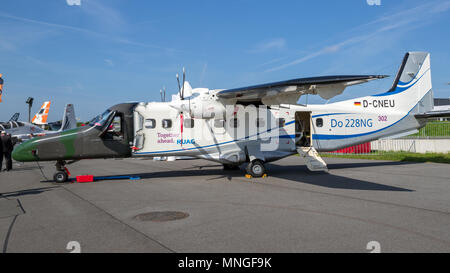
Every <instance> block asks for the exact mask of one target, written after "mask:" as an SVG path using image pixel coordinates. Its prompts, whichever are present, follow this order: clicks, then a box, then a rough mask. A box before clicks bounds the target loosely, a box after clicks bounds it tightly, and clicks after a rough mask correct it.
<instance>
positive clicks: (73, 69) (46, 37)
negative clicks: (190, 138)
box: [0, 0, 450, 121]
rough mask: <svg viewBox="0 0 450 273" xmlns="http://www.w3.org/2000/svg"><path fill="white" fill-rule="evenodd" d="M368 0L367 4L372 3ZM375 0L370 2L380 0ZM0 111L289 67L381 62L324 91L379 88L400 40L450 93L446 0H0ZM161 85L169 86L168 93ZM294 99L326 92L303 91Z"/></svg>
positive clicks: (88, 103) (275, 73) (299, 72)
mask: <svg viewBox="0 0 450 273" xmlns="http://www.w3.org/2000/svg"><path fill="white" fill-rule="evenodd" d="M368 2H369V3H372V4H373V3H375V4H373V5H370V4H369V3H368ZM377 2H379V5H377ZM0 3H1V9H0V73H2V74H3V79H4V81H5V83H4V92H3V102H2V103H0V120H1V121H7V120H9V118H10V117H11V116H12V115H13V114H14V113H15V112H20V113H21V119H22V120H26V119H27V115H28V114H27V113H28V110H27V105H26V104H25V100H26V99H27V98H28V97H30V96H31V97H34V99H35V102H34V106H33V109H32V113H35V112H37V111H38V108H39V107H40V106H41V104H42V103H43V102H44V101H46V100H51V101H52V107H51V110H50V115H49V121H55V120H59V119H61V117H62V113H63V109H64V106H65V104H67V103H73V104H74V105H75V112H76V116H77V118H78V119H79V120H81V121H86V120H88V119H90V118H92V117H93V116H95V115H97V114H99V113H101V112H103V111H104V110H105V109H106V108H108V107H110V106H112V105H114V104H117V103H122V102H129V101H145V102H149V101H159V100H160V93H159V91H160V89H161V88H163V87H166V88H167V93H168V96H169V94H175V93H176V92H177V81H176V77H175V75H176V74H177V73H181V71H182V68H183V67H185V68H186V74H187V80H188V81H189V82H190V83H191V85H192V86H193V87H194V88H196V87H208V88H210V89H229V88H237V87H242V86H248V85H254V84H261V83H267V82H273V81H281V80H288V79H293V78H301V77H311V76H325V75H343V74H387V75H390V76H391V77H390V78H387V79H383V80H378V81H373V82H370V83H366V84H363V85H358V86H353V87H350V88H348V89H346V91H345V92H344V93H343V94H342V95H339V96H337V97H335V98H333V99H332V100H330V101H329V102H333V101H340V100H345V99H350V98H356V97H361V96H367V95H372V94H377V93H381V92H383V91H385V90H387V89H389V87H390V86H391V84H392V81H393V80H394V77H395V74H396V72H397V70H398V68H399V66H400V64H401V61H402V58H403V56H404V54H405V53H406V52H407V51H428V52H430V53H431V68H432V81H433V90H434V95H435V97H444V98H448V97H450V85H448V83H449V82H450V69H449V60H450V51H449V48H450V46H449V45H450V0H429V1H423V0H420V1H416V0H346V1H333V0H329V1H326V0H316V1H311V0H310V1H301V0H293V1H283V0H279V1H264V0H227V1H218V0H209V1H206V0H205V1H202V0H191V1H185V0H184V1H183V0H180V1H174V0H168V1H144V0H40V1H29V0H0ZM169 97H170V96H169ZM300 102H301V103H305V102H308V103H328V102H327V101H325V100H323V99H321V98H320V97H318V96H312V95H311V96H308V97H306V96H303V97H302V98H301V99H300Z"/></svg>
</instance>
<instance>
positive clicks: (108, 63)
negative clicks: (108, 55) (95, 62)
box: [104, 59, 114, 67]
mask: <svg viewBox="0 0 450 273" xmlns="http://www.w3.org/2000/svg"><path fill="white" fill-rule="evenodd" d="M104 61H105V63H106V64H107V65H108V66H111V67H113V66H114V62H113V61H112V60H111V59H105V60H104Z"/></svg>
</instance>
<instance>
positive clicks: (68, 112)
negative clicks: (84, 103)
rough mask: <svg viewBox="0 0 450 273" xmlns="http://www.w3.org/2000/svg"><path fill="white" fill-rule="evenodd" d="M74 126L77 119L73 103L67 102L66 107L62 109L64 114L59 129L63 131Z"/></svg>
mask: <svg viewBox="0 0 450 273" xmlns="http://www.w3.org/2000/svg"><path fill="white" fill-rule="evenodd" d="M74 128H77V120H76V118H75V108H74V107H73V104H67V105H66V108H65V109H64V116H63V119H62V124H61V128H60V129H59V131H65V130H70V129H74Z"/></svg>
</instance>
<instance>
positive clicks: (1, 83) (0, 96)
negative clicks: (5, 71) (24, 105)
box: [0, 73, 3, 102]
mask: <svg viewBox="0 0 450 273" xmlns="http://www.w3.org/2000/svg"><path fill="white" fill-rule="evenodd" d="M2 76H3V75H2V74H1V73H0V102H2V93H3V78H2Z"/></svg>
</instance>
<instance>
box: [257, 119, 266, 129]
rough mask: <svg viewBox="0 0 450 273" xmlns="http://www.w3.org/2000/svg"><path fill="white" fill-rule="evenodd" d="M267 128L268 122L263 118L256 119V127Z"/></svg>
mask: <svg viewBox="0 0 450 273" xmlns="http://www.w3.org/2000/svg"><path fill="white" fill-rule="evenodd" d="M264 126H266V121H265V120H264V119H263V118H257V119H256V127H258V128H260V127H264Z"/></svg>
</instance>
